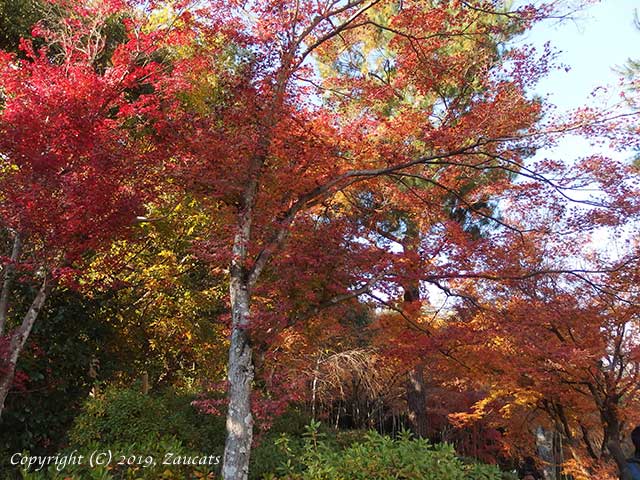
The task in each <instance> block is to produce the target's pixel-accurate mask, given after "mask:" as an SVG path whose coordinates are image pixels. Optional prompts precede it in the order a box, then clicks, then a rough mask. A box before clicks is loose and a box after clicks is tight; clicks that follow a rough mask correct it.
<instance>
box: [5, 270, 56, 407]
mask: <svg viewBox="0 0 640 480" xmlns="http://www.w3.org/2000/svg"><path fill="white" fill-rule="evenodd" d="M48 283H49V282H48V280H47V278H46V277H45V279H44V280H43V281H42V285H41V286H40V289H39V290H38V293H37V294H36V298H35V299H34V300H33V302H32V303H31V306H30V307H29V310H28V311H27V313H26V314H25V316H24V318H23V320H22V324H21V325H20V327H18V328H17V329H16V331H15V332H14V333H13V335H12V336H11V341H10V344H9V355H8V358H6V360H5V362H3V363H4V365H3V366H2V374H1V375H0V417H1V416H2V412H3V411H4V403H5V400H6V399H7V395H8V394H9V390H10V389H11V385H12V384H13V377H14V375H15V372H16V365H17V364H18V358H20V353H22V349H23V348H24V345H25V343H26V342H27V338H29V334H30V333H31V330H32V329H33V325H34V324H35V323H36V319H37V318H38V314H39V313H40V310H41V309H42V306H43V305H44V302H45V300H46V299H47V294H48V292H49V286H48Z"/></svg>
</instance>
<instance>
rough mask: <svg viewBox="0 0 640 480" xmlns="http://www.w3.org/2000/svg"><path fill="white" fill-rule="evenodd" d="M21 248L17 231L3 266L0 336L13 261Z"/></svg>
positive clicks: (6, 309) (13, 267) (5, 313)
mask: <svg viewBox="0 0 640 480" xmlns="http://www.w3.org/2000/svg"><path fill="white" fill-rule="evenodd" d="M21 250H22V241H21V238H20V234H18V233H17V232H16V233H15V234H14V238H13V248H12V249H11V263H10V264H9V265H7V266H6V267H5V271H4V279H3V282H2V290H1V291H0V336H2V335H4V328H5V325H6V323H7V312H8V310H9V296H10V293H11V283H12V280H13V272H14V270H15V266H14V263H15V262H17V261H18V258H19V257H20V251H21Z"/></svg>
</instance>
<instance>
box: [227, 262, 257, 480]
mask: <svg viewBox="0 0 640 480" xmlns="http://www.w3.org/2000/svg"><path fill="white" fill-rule="evenodd" d="M237 270H239V269H235V268H232V278H231V284H230V293H231V309H232V313H231V317H232V319H231V320H232V321H231V328H232V330H231V344H230V346H229V365H228V380H229V393H228V396H229V408H228V411H227V440H226V443H225V448H224V463H223V466H222V476H223V478H224V479H225V480H246V479H247V477H248V474H249V455H250V453H251V440H252V435H253V417H252V415H251V386H252V383H253V363H252V358H251V355H252V352H251V344H250V339H249V335H248V332H247V327H248V325H249V319H250V311H249V306H250V293H249V287H248V285H247V281H246V279H244V278H243V277H244V276H243V275H242V274H241V272H239V271H237Z"/></svg>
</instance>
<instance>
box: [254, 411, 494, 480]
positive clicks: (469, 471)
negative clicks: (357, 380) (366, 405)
mask: <svg viewBox="0 0 640 480" xmlns="http://www.w3.org/2000/svg"><path fill="white" fill-rule="evenodd" d="M318 427H319V424H317V423H312V424H311V425H310V427H309V428H308V429H307V432H306V434H305V438H304V442H303V444H302V446H301V448H300V447H299V446H298V445H297V444H295V442H292V440H291V438H289V437H287V436H283V437H282V438H281V439H280V440H279V441H278V446H279V447H280V448H281V449H282V450H283V451H284V452H285V453H286V454H287V460H286V462H284V463H283V464H281V465H280V467H279V469H278V470H279V471H276V472H274V473H275V474H276V475H279V476H277V477H272V478H277V479H279V480H347V479H348V480H391V479H394V480H397V479H403V480H500V479H501V478H502V474H501V472H500V470H499V469H498V468H496V467H493V466H490V465H480V464H469V465H467V464H465V463H463V462H462V461H461V460H460V459H458V457H457V456H456V453H455V451H454V449H453V447H452V446H450V445H447V444H439V445H431V444H430V443H429V442H428V441H426V440H422V439H412V438H411V436H410V435H409V434H408V433H403V434H401V435H400V436H399V438H398V439H396V440H394V439H391V438H390V437H387V436H383V435H380V434H378V433H376V432H368V433H367V434H365V435H364V437H363V438H362V439H361V440H357V441H356V442H355V443H352V444H351V445H349V446H347V447H346V448H340V447H336V445H337V442H336V440H335V438H334V439H327V438H326V435H325V434H323V433H322V432H319V431H318ZM265 478H268V477H266V476H265Z"/></svg>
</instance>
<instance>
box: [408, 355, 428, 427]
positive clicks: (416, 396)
mask: <svg viewBox="0 0 640 480" xmlns="http://www.w3.org/2000/svg"><path fill="white" fill-rule="evenodd" d="M406 388H407V407H408V409H409V427H410V429H411V432H412V433H413V434H414V435H415V436H416V437H420V438H424V437H426V436H427V433H428V427H429V421H428V418H427V392H426V386H425V382H424V366H423V365H422V364H419V365H418V366H416V367H415V368H414V369H413V370H411V371H410V372H409V378H408V379H407V387H406Z"/></svg>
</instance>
